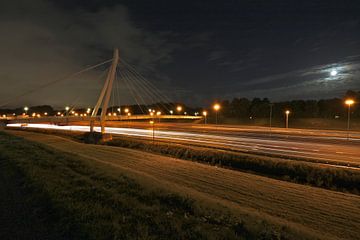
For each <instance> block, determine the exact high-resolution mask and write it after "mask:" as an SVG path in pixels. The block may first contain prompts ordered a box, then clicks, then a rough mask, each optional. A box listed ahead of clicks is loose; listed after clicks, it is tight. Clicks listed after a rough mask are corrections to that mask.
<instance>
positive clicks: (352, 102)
mask: <svg viewBox="0 0 360 240" xmlns="http://www.w3.org/2000/svg"><path fill="white" fill-rule="evenodd" d="M354 103H355V101H354V100H352V99H347V100H345V104H346V105H348V120H347V140H349V138H350V110H351V105H353V104H354Z"/></svg>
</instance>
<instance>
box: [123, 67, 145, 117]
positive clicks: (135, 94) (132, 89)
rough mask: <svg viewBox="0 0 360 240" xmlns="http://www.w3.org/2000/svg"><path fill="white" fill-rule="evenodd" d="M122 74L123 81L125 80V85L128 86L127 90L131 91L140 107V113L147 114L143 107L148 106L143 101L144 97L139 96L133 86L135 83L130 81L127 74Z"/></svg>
mask: <svg viewBox="0 0 360 240" xmlns="http://www.w3.org/2000/svg"><path fill="white" fill-rule="evenodd" d="M121 73H122V74H121V75H122V79H123V80H124V83H125V85H126V86H127V88H128V89H129V91H130V93H131V94H132V95H133V97H134V99H135V102H136V104H137V105H138V106H139V108H140V111H141V112H142V113H143V114H145V111H144V109H143V106H146V103H145V101H144V99H143V97H142V96H141V94H137V91H136V89H135V87H134V85H133V83H132V82H131V81H130V80H129V79H128V77H127V75H126V73H125V72H121Z"/></svg>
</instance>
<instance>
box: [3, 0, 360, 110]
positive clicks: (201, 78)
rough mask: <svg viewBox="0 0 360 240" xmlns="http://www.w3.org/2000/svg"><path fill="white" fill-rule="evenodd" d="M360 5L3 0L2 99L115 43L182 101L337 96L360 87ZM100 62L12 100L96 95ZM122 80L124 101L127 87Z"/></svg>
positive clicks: (83, 100) (99, 57)
mask: <svg viewBox="0 0 360 240" xmlns="http://www.w3.org/2000/svg"><path fill="white" fill-rule="evenodd" d="M359 11H360V4H359V2H358V1H355V0H354V1H351V0H350V1H346V4H344V1H340V0H338V1H336V0H329V1H320V0H319V1H317V0H314V1H295V0H294V1H292V0H288V1H276V0H269V1H252V0H251V1H250V0H246V1H223V2H220V1H212V0H208V1H200V0H199V1H175V0H174V1H171V3H170V1H141V0H123V1H121V2H119V1H116V0H90V1H81V0H63V1H56V0H48V1H46V0H33V1H27V0H22V1H21V0H13V1H1V2H0V35H1V38H0V54H1V57H0V104H1V103H3V102H6V100H7V99H9V98H13V97H14V96H17V95H18V94H20V93H22V92H25V91H27V90H29V89H33V88H37V87H38V86H41V85H42V84H43V83H46V82H49V81H52V80H54V79H59V78H62V77H64V76H67V75H68V74H70V73H73V72H76V71H78V70H80V69H83V68H84V67H85V66H90V65H92V64H95V63H98V62H102V61H104V60H107V59H109V58H111V55H112V49H113V48H114V47H119V48H120V55H121V58H122V59H126V61H127V62H129V63H131V64H132V65H134V66H135V67H136V69H137V70H138V71H139V72H141V73H142V74H143V75H144V76H146V77H147V78H148V79H149V80H151V81H152V82H153V83H154V84H155V85H157V86H159V87H160V90H162V91H163V92H164V94H167V95H168V96H169V97H171V98H172V99H173V100H176V101H184V102H186V103H188V104H193V105H197V104H202V105H203V104H208V103H210V102H211V101H213V100H214V99H219V98H224V97H228V98H232V97H239V96H247V97H269V98H271V99H279V100H285V99H288V98H320V97H333V96H339V94H342V93H341V92H340V91H345V90H347V89H350V88H353V89H354V90H358V89H359V88H360V86H359V84H358V82H359V81H358V79H359V77H360V76H359V67H358V66H359V65H358V64H359V63H360V58H359V57H358V56H356V55H359V54H360V40H359V39H360V17H359V14H358V13H359ZM350 56H353V57H350ZM332 68H338V69H339V75H338V76H337V77H336V78H329V74H328V71H329V70H330V69H332ZM101 70H102V71H92V72H89V73H87V74H84V75H81V76H78V77H76V78H74V79H70V80H69V81H66V82H62V83H59V84H57V85H54V86H52V87H49V88H46V89H43V90H41V91H40V90H39V91H37V92H36V93H34V94H31V95H27V96H26V97H24V98H21V99H15V101H13V102H12V103H11V104H12V105H23V104H39V103H46V104H54V105H59V104H69V103H72V102H76V104H79V105H81V104H83V105H93V103H94V102H95V101H96V98H97V95H98V94H99V90H100V88H101V80H102V78H101V76H103V75H102V74H103V70H104V69H101ZM118 89H119V90H120V89H121V90H122V92H121V93H120V95H121V96H123V98H124V99H123V101H128V102H129V101H130V100H131V96H130V95H129V92H128V90H127V89H126V88H124V86H119V87H118ZM43 99H46V102H44V100H43ZM132 101H133V100H132Z"/></svg>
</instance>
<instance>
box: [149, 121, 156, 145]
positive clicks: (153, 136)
mask: <svg viewBox="0 0 360 240" xmlns="http://www.w3.org/2000/svg"><path fill="white" fill-rule="evenodd" d="M149 123H150V124H151V126H152V143H153V144H154V141H155V126H154V125H155V121H154V120H150V122H149Z"/></svg>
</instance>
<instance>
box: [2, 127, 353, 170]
mask: <svg viewBox="0 0 360 240" xmlns="http://www.w3.org/2000/svg"><path fill="white" fill-rule="evenodd" d="M7 126H8V127H16V128H19V127H21V128H39V129H53V130H62V131H80V132H88V131H89V127H88V126H76V125H73V126H58V125H50V124H27V125H22V124H8V125H7ZM95 131H100V127H95ZM106 132H107V133H111V134H114V135H125V136H132V137H141V138H148V139H150V138H152V129H137V128H117V127H116V128H115V127H106ZM155 139H158V140H162V141H170V142H171V141H173V142H175V141H176V142H182V143H186V144H194V145H202V146H208V147H215V148H221V149H229V150H236V151H244V152H251V153H258V154H271V155H275V156H289V157H297V158H302V159H311V160H319V161H320V162H321V163H327V161H329V163H330V164H341V165H344V164H345V165H346V164H349V165H351V166H352V167H360V151H359V147H358V146H356V145H347V144H344V143H341V144H339V143H336V144H334V143H314V142H306V141H299V140H297V141H294V140H291V139H272V138H259V137H255V136H251V137H249V136H229V135H223V134H222V133H221V132H219V133H218V134H216V133H214V132H211V133H194V132H180V131H170V130H156V131H155Z"/></svg>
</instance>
